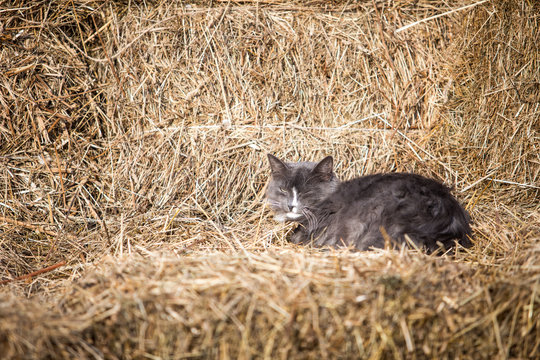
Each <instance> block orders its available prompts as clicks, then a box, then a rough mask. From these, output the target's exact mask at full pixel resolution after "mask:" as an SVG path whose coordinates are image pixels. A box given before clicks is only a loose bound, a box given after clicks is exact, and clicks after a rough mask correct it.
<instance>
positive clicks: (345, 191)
mask: <svg viewBox="0 0 540 360" xmlns="http://www.w3.org/2000/svg"><path fill="white" fill-rule="evenodd" d="M336 195H337V196H339V197H341V198H342V200H344V201H357V200H360V199H365V198H370V197H378V196H382V197H388V196H390V197H392V198H396V199H404V198H407V197H410V196H412V197H414V198H418V196H421V197H423V196H428V197H430V196H442V197H446V196H450V197H451V196H452V195H451V194H450V189H449V188H448V187H447V186H445V185H444V184H442V183H440V182H438V181H436V180H434V179H429V178H426V177H424V176H421V175H418V174H411V173H386V174H373V175H366V176H362V177H358V178H355V179H352V180H348V181H344V182H342V183H341V184H340V186H339V188H338V189H337V191H336Z"/></svg>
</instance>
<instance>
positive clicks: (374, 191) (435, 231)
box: [266, 154, 472, 252]
mask: <svg viewBox="0 0 540 360" xmlns="http://www.w3.org/2000/svg"><path fill="white" fill-rule="evenodd" d="M268 160H269V162H270V168H271V170H272V178H271V180H270V183H269V184H268V189H267V193H266V196H267V200H268V204H269V205H270V208H271V209H272V210H273V212H274V214H275V219H276V220H278V221H282V222H285V221H294V222H298V223H299V226H298V227H296V229H295V230H294V232H293V234H292V237H291V239H290V240H291V242H293V243H295V244H312V245H313V246H317V247H319V246H332V247H341V246H346V247H353V248H356V249H358V250H368V249H370V248H372V247H375V248H383V247H384V245H385V238H386V239H387V240H390V241H391V242H393V245H399V244H406V243H407V240H406V236H407V237H408V238H409V239H410V240H412V241H413V242H414V244H415V245H416V246H417V247H419V248H422V249H424V250H426V251H428V252H434V251H437V250H446V249H450V248H452V247H453V246H454V245H455V241H457V242H459V243H460V244H461V245H462V246H464V247H470V246H471V245H472V243H471V241H470V236H471V228H470V226H469V221H470V219H469V215H468V214H467V212H466V211H465V210H464V209H463V207H462V206H461V205H460V204H459V203H458V201H457V200H456V199H455V198H454V197H453V196H452V195H451V194H450V190H449V189H448V188H447V187H446V186H444V185H443V184H441V183H439V182H437V181H435V180H432V179H428V178H425V177H423V176H420V175H416V174H406V173H389V174H376V175H368V176H363V177H360V178H356V179H353V180H349V181H344V182H341V181H339V179H338V178H337V177H336V175H335V174H334V172H333V159H332V157H331V156H328V157H325V158H324V159H322V160H321V161H320V162H319V163H315V162H298V163H285V162H283V161H281V160H280V159H278V158H277V157H275V156H273V155H271V154H268Z"/></svg>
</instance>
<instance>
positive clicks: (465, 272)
mask: <svg viewBox="0 0 540 360" xmlns="http://www.w3.org/2000/svg"><path fill="white" fill-rule="evenodd" d="M524 275H525V276H524ZM539 279H540V277H539V274H538V272H537V269H536V270H534V269H533V268H528V269H527V268H524V267H523V268H520V270H519V271H518V272H514V271H511V270H509V269H504V270H502V271H501V270H500V269H497V268H494V267H493V266H484V265H475V264H471V263H467V262H456V261H453V260H451V259H445V258H435V257H427V256H425V255H421V254H413V253H410V252H403V253H401V254H400V253H398V252H389V251H379V252H373V253H371V254H365V253H350V252H347V251H341V252H326V253H321V252H310V251H306V250H305V249H277V250H275V251H269V252H265V253H258V254H257V253H247V254H245V255H232V254H224V253H222V252H217V253H199V254H196V255H195V256H184V257H176V256H174V257H171V256H167V255H163V254H150V255H149V256H148V257H145V258H142V257H139V256H130V257H126V258H121V259H119V258H109V259H107V260H106V261H104V262H103V263H102V264H101V265H99V266H98V267H97V269H95V270H94V271H90V272H88V274H86V275H85V276H84V277H82V278H81V279H79V280H77V281H75V282H71V281H70V283H69V284H66V286H65V293H64V295H63V296H61V297H60V298H59V302H58V305H59V307H57V308H54V309H51V310H49V311H50V312H45V311H43V310H41V309H38V310H35V311H34V310H30V309H29V306H28V305H25V306H21V305H20V304H17V303H14V302H13V301H11V302H9V301H8V302H7V304H9V306H2V307H1V308H0V315H1V316H2V318H3V319H6V320H7V321H4V322H2V323H3V324H7V325H8V326H6V325H3V326H2V327H1V328H0V334H1V336H0V337H1V338H4V339H9V341H7V342H5V343H4V345H5V346H6V347H5V348H6V349H8V354H21V353H26V352H29V353H32V352H33V351H36V350H37V349H35V348H33V346H36V347H37V348H38V349H39V354H40V357H45V358H46V357H48V356H50V357H55V358H60V357H66V358H71V357H73V356H76V357H77V358H86V357H92V356H96V357H97V358H125V359H131V358H143V357H145V356H146V355H147V354H152V356H156V357H159V358H177V357H178V358H184V357H196V358H215V357H222V358H252V357H255V358H283V359H288V358H314V357H322V358H338V357H339V358H358V357H362V358H364V357H365V358H391V357H401V356H404V357H409V358H415V357H420V358H424V357H430V358H440V357H448V358H456V357H459V358H471V359H472V358H478V357H481V358H486V359H487V358H494V357H512V358H534V357H536V356H537V355H538V339H539V335H540V334H539V333H538V331H539V328H540V326H539V325H540V324H539V321H540V313H539V311H540V310H539V309H540V307H539V306H538V305H540V304H539V303H540V299H539V298H538V290H540V289H539V288H538V284H539V283H538V281H539ZM3 303H5V301H3ZM24 310H26V311H27V312H25V311H24ZM15 320H16V321H19V322H18V324H19V325H18V326H9V325H13V324H14V323H15ZM20 320H23V321H20ZM21 339H24V340H27V342H25V341H21ZM480 354H481V355H480Z"/></svg>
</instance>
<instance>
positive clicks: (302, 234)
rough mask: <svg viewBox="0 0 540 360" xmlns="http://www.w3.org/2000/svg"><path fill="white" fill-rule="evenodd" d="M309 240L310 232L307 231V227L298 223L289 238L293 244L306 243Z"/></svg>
mask: <svg viewBox="0 0 540 360" xmlns="http://www.w3.org/2000/svg"><path fill="white" fill-rule="evenodd" d="M307 240H309V234H308V232H307V231H306V228H305V227H303V226H302V225H298V226H297V227H296V228H295V229H294V230H293V233H292V235H291V237H290V239H289V241H290V242H292V243H293V244H305V243H306V242H307Z"/></svg>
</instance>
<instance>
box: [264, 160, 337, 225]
mask: <svg viewBox="0 0 540 360" xmlns="http://www.w3.org/2000/svg"><path fill="white" fill-rule="evenodd" d="M268 161H269V162H270V169H271V170H272V178H271V179H270V183H269V184H268V188H267V191H266V199H267V201H268V204H269V205H270V208H271V209H272V211H273V212H274V214H275V216H274V218H275V219H276V220H277V221H301V220H302V219H303V218H305V214H306V212H309V210H313V209H314V208H316V207H317V205H318V204H320V202H321V201H322V200H323V199H325V198H326V197H327V196H328V195H330V194H331V193H332V192H333V191H334V190H335V188H336V186H337V184H338V183H339V180H338V178H337V177H336V175H335V174H334V172H333V159H332V157H331V156H327V157H325V158H324V159H322V160H321V161H320V162H318V163H316V162H298V163H286V162H283V161H281V160H280V159H278V158H277V157H275V156H273V155H271V154H268Z"/></svg>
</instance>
